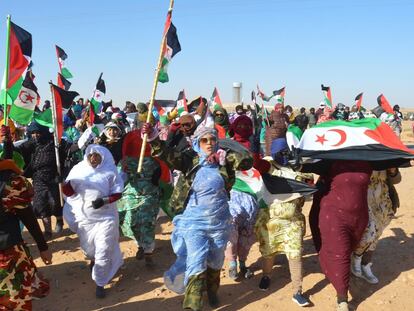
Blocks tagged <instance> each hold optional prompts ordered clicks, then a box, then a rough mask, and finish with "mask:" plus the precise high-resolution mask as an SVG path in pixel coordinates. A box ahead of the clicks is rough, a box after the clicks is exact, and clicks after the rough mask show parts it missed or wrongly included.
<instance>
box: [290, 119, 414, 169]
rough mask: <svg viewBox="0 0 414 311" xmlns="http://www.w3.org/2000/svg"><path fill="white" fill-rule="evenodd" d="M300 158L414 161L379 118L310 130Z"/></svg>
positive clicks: (412, 154) (300, 147) (331, 123)
mask: <svg viewBox="0 0 414 311" xmlns="http://www.w3.org/2000/svg"><path fill="white" fill-rule="evenodd" d="M297 148H298V155H299V156H302V157H310V158H313V159H332V160H362V161H383V160H392V159H401V158H403V159H411V158H414V151H413V150H410V149H409V148H407V147H406V146H405V145H404V144H403V143H402V142H401V140H400V139H399V138H398V137H397V136H396V135H395V134H394V132H393V130H392V129H391V128H390V127H389V126H388V125H387V124H385V123H383V122H381V121H380V120H379V119H375V118H365V119H360V120H352V121H340V120H335V121H327V122H323V123H320V124H318V125H316V126H313V127H311V128H309V129H307V130H306V131H305V132H304V133H303V136H302V139H301V140H300V142H299V144H298V146H297Z"/></svg>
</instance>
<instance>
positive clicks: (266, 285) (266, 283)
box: [259, 276, 270, 290]
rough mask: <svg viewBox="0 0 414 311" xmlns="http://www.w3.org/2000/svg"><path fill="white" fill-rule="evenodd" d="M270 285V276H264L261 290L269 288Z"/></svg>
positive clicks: (260, 286)
mask: <svg viewBox="0 0 414 311" xmlns="http://www.w3.org/2000/svg"><path fill="white" fill-rule="evenodd" d="M269 286H270V278H269V277H268V276H264V277H262V279H261V280H260V283H259V288H260V289H261V290H268V289H269Z"/></svg>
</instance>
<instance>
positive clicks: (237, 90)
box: [233, 82, 242, 104]
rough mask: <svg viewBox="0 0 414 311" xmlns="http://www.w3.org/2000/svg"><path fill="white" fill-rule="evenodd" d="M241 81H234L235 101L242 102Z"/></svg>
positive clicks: (235, 102) (236, 102)
mask: <svg viewBox="0 0 414 311" xmlns="http://www.w3.org/2000/svg"><path fill="white" fill-rule="evenodd" d="M241 88H242V83H241V82H233V103H234V104H240V103H241Z"/></svg>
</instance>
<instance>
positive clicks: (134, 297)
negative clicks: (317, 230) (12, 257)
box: [26, 122, 414, 311]
mask: <svg viewBox="0 0 414 311" xmlns="http://www.w3.org/2000/svg"><path fill="white" fill-rule="evenodd" d="M403 140H404V141H406V142H407V144H410V143H411V144H412V143H414V137H413V135H412V133H411V122H405V124H404V133H403ZM413 173H414V168H406V169H402V176H403V179H402V182H401V183H400V184H399V185H397V190H398V192H399V195H400V199H401V207H400V209H399V210H398V212H397V215H396V217H395V219H393V221H392V222H391V224H390V226H389V227H388V228H387V229H386V231H385V232H384V234H383V236H382V239H381V240H380V242H379V244H378V248H377V251H376V254H375V257H374V267H373V270H374V272H375V274H376V275H377V276H378V277H379V279H380V283H379V284H378V285H369V284H368V283H366V282H365V281H363V280H360V279H355V278H352V280H351V296H352V300H351V303H350V306H351V309H357V310H375V311H380V310H401V311H402V310H414V295H413V293H414V209H413V203H412V201H411V199H412V198H413V197H412V196H413V194H414V174H413ZM309 208H310V203H309V202H307V203H306V206H305V209H304V213H305V215H308V212H309ZM172 229H173V228H172V225H171V223H169V222H168V221H167V219H166V218H161V219H159V225H158V229H157V236H156V239H157V248H156V251H155V254H154V260H155V262H156V265H155V267H154V268H151V269H148V268H146V266H145V264H144V262H142V261H137V260H136V259H135V252H136V250H137V247H136V245H135V243H134V242H133V241H131V240H126V239H123V240H122V241H121V249H122V251H123V253H124V259H125V264H124V266H123V267H122V269H121V270H120V271H119V273H118V275H117V276H116V277H115V279H114V280H113V281H112V283H111V284H110V285H109V286H108V288H109V289H108V290H107V297H106V298H105V299H102V300H97V299H96V298H95V284H94V283H93V281H92V280H91V277H90V271H89V268H88V262H87V261H86V260H85V257H84V255H83V253H82V251H81V250H80V248H79V240H78V239H77V237H76V235H74V234H72V233H71V232H70V231H69V229H67V228H66V229H65V230H64V232H63V234H62V235H61V236H59V237H56V238H55V239H54V240H53V241H51V242H50V243H49V244H50V247H51V249H52V250H53V252H54V256H53V264H52V265H51V266H45V265H44V264H43V263H42V262H41V260H40V259H39V258H38V251H37V249H36V248H35V247H33V244H31V245H32V247H31V249H32V250H33V255H34V257H35V258H36V260H35V261H36V264H37V265H38V267H39V270H40V271H41V272H42V273H43V274H44V275H45V276H46V277H47V278H48V279H49V280H50V283H51V293H50V295H49V296H48V297H46V298H45V299H42V300H39V301H35V302H34V310H42V311H57V310H60V311H75V310H76V311H81V310H82V311H85V310H108V311H109V310H111V311H121V310H122V311H123V310H146V311H151V310H180V309H181V303H182V299H183V297H182V296H178V295H176V294H174V293H172V292H170V291H169V290H167V289H166V288H165V286H164V285H163V279H162V275H163V273H164V271H166V270H167V269H168V267H169V266H170V265H171V264H172V263H173V261H174V260H175V256H174V254H173V252H172V249H171V245H170V241H169V237H170V233H171V231H172ZM26 240H27V241H28V242H29V243H32V240H31V238H30V237H28V235H27V233H26ZM259 258H260V253H259V251H258V247H257V243H256V244H255V245H254V246H253V248H252V251H251V253H250V255H249V259H248V264H249V265H251V267H252V268H253V270H254V272H255V275H254V277H253V278H252V279H250V280H244V281H242V282H236V281H232V280H230V279H228V278H227V264H225V266H224V267H223V271H222V283H221V284H222V285H221V287H220V290H219V297H220V300H221V307H220V308H219V309H220V310H299V308H300V307H298V306H297V305H296V304H294V303H293V302H292V301H291V296H292V292H291V287H290V277H289V269H288V266H287V261H286V258H285V257H284V256H279V257H277V258H276V260H275V266H274V269H273V277H272V284H271V288H270V289H269V290H268V291H266V292H263V291H260V290H259V289H258V283H259V280H260V277H261V273H260V260H259ZM303 262H304V281H303V288H304V292H305V294H306V295H309V297H310V299H311V301H312V302H313V306H311V307H310V308H309V309H312V310H335V292H334V290H333V287H332V285H330V284H329V282H328V281H327V280H326V279H325V277H324V275H323V274H322V273H321V272H320V267H319V263H318V258H317V255H316V253H315V250H314V247H313V244H312V240H311V236H310V230H309V228H307V233H306V236H305V243H304V259H303ZM205 302H206V303H205V305H206V307H205V310H211V309H210V308H209V307H208V306H207V301H205Z"/></svg>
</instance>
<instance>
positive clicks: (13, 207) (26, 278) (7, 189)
mask: <svg viewBox="0 0 414 311" xmlns="http://www.w3.org/2000/svg"><path fill="white" fill-rule="evenodd" d="M22 173H23V172H22V171H21V170H20V168H18V167H17V166H16V164H15V163H14V161H13V160H0V192H1V194H2V196H1V201H0V276H1V278H0V288H1V291H0V310H10V311H11V310H26V311H30V310H32V299H33V298H37V299H38V298H43V297H45V296H46V295H47V294H48V293H49V282H48V281H47V280H45V279H43V277H42V276H41V275H40V273H39V272H38V271H37V268H36V265H35V263H34V262H33V258H32V256H31V255H30V251H29V248H28V247H27V246H26V244H25V243H24V241H23V237H22V234H21V228H20V225H19V222H20V221H21V222H22V223H23V224H24V225H25V226H26V228H27V229H28V231H29V233H30V234H31V235H32V237H33V239H34V240H35V242H36V244H37V247H38V249H39V252H40V257H41V258H42V260H43V262H44V263H45V264H48V265H49V264H51V263H52V253H51V252H50V250H49V249H48V246H47V244H46V241H45V239H44V237H43V234H42V231H41V230H40V227H39V224H38V223H37V221H36V217H35V215H34V214H33V211H32V209H31V207H30V201H31V199H32V197H33V189H32V186H31V184H30V183H29V181H28V180H27V179H26V178H24V177H23V176H22Z"/></svg>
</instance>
